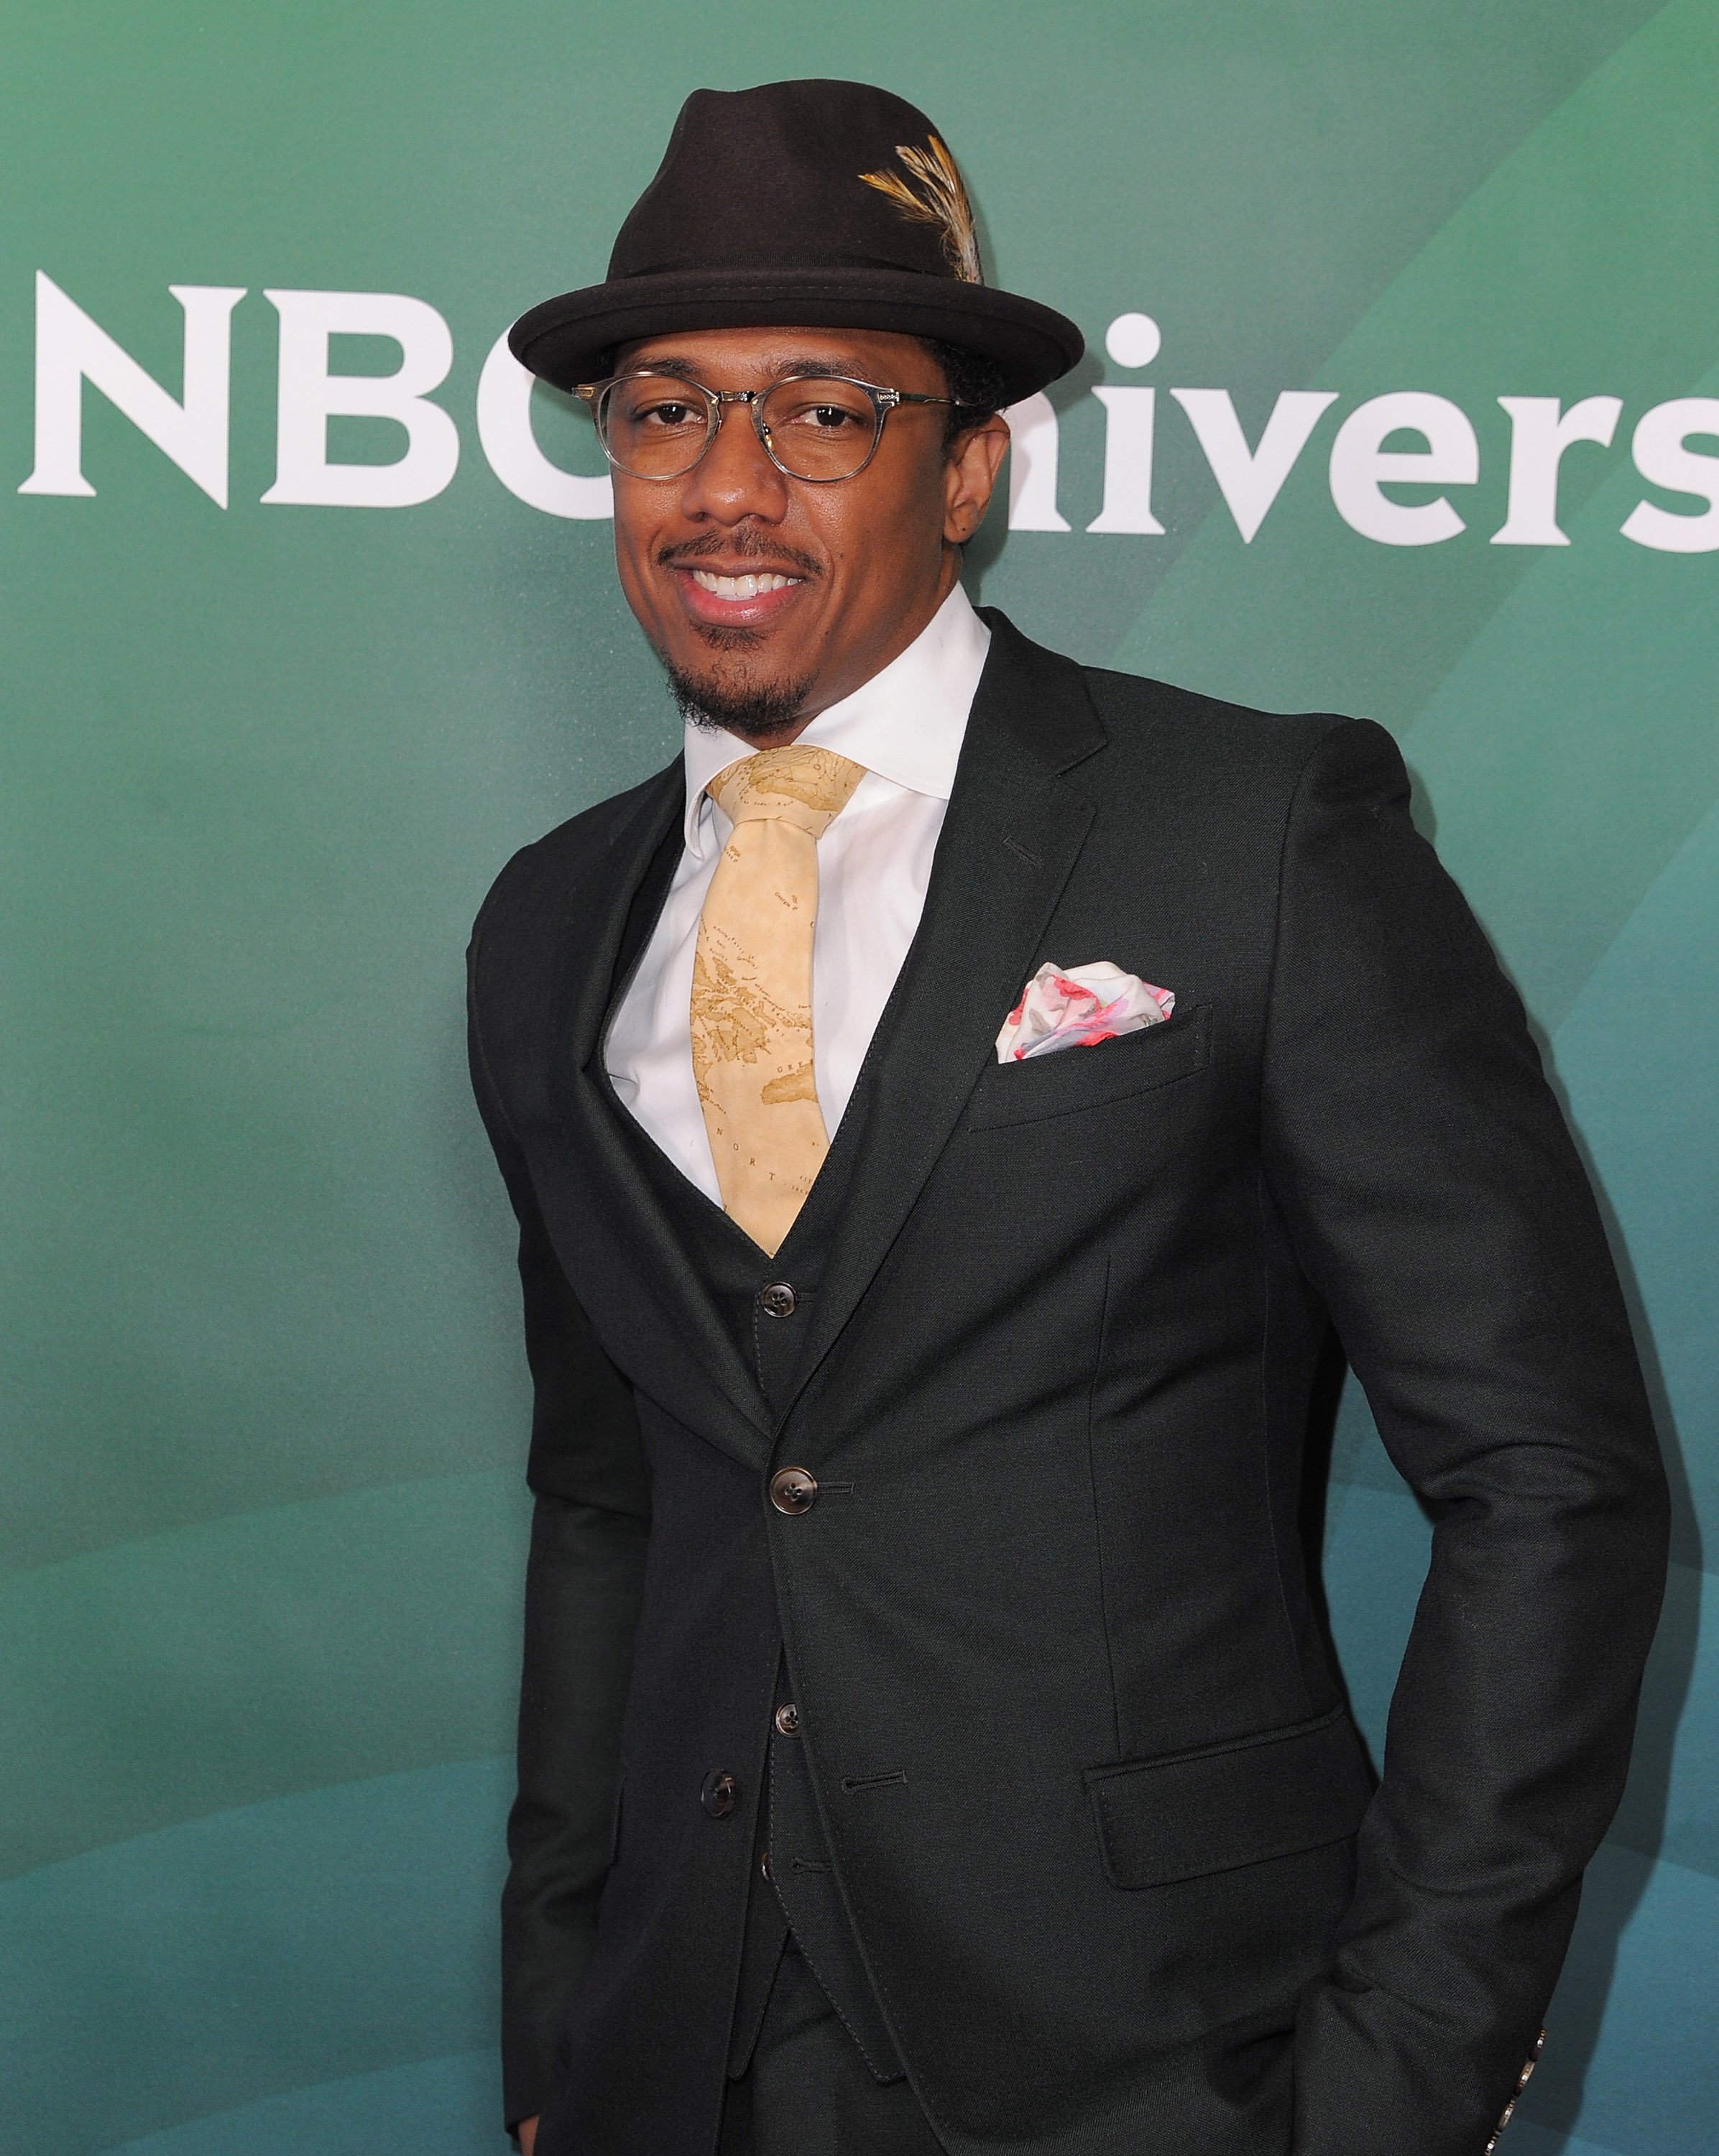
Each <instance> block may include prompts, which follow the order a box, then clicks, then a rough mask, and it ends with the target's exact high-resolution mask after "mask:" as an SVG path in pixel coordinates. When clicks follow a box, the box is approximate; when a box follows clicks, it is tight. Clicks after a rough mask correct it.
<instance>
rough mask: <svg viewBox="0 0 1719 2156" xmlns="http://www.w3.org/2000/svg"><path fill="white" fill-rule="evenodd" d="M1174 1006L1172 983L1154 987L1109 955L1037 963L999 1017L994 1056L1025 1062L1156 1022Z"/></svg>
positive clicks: (1085, 1045)
mask: <svg viewBox="0 0 1719 2156" xmlns="http://www.w3.org/2000/svg"><path fill="white" fill-rule="evenodd" d="M1175 1008H1176V992H1175V990H1174V989H1173V988H1154V987H1153V986H1152V983H1151V982H1150V981H1142V979H1141V978H1140V977H1139V975H1138V974H1137V973H1124V972H1123V971H1122V969H1121V967H1120V966H1113V965H1111V963H1110V962H1109V960H1108V959H1103V958H1101V959H1100V960H1099V961H1098V962H1097V963H1096V964H1095V965H1090V966H1041V967H1040V968H1039V970H1038V972H1037V973H1034V976H1033V978H1032V979H1031V980H1030V981H1029V982H1028V983H1027V985H1026V987H1025V988H1024V989H1023V990H1022V991H1021V999H1020V1001H1019V1003H1018V1004H1016V1005H1015V1007H1014V1009H1013V1010H1012V1011H1011V1012H1010V1013H1009V1014H1008V1018H1007V1019H1004V1021H1003V1030H1002V1032H1001V1033H999V1034H998V1036H997V1060H998V1062H999V1063H1024V1062H1025V1061H1026V1060H1027V1059H1028V1057H1029V1056H1033V1055H1050V1054H1052V1053H1053V1052H1054V1050H1057V1049H1059V1048H1090V1047H1091V1046H1092V1045H1094V1044H1095V1043H1096V1042H1098V1041H1101V1040H1111V1039H1114V1038H1115V1037H1116V1035H1117V1034H1122V1033H1138V1032H1139V1030H1140V1029H1141V1028H1142V1026H1146V1025H1157V1024H1161V1023H1162V1021H1163V1020H1164V1019H1167V1018H1168V1016H1169V1015H1170V1014H1171V1012H1172V1011H1173V1010H1174V1009H1175Z"/></svg>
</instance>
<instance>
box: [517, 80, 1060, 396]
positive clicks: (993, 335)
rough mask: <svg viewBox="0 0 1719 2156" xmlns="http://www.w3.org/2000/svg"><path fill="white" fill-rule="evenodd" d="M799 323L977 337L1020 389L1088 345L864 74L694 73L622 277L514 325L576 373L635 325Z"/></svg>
mask: <svg viewBox="0 0 1719 2156" xmlns="http://www.w3.org/2000/svg"><path fill="white" fill-rule="evenodd" d="M798 324H805V325H808V326H814V327H818V328H824V329H854V330H895V331H900V332H902V333H904V334H905V335H906V336H921V337H930V338H933V339H935V340H936V341H937V342H939V343H941V344H948V345H953V346H957V348H958V349H960V350H962V351H964V352H976V353H978V355H980V356H981V357H983V358H985V359H988V360H990V361H991V362H993V364H994V365H995V366H996V367H997V368H998V371H999V372H1000V373H1001V375H1002V377H1003V402H1004V403H1009V404H1013V403H1018V402H1019V399H1020V398H1023V397H1027V396H1030V395H1031V394H1032V393H1033V391H1034V390H1035V389H1042V388H1044V385H1045V383H1046V382H1054V380H1055V379H1056V377H1058V376H1059V375H1060V374H1066V373H1067V372H1068V371H1069V369H1070V367H1072V366H1074V364H1075V362H1076V361H1077V360H1078V359H1079V358H1080V354H1081V352H1082V351H1083V350H1084V349H1085V347H1084V345H1083V342H1082V340H1081V336H1080V331H1079V330H1078V329H1076V328H1075V325H1074V324H1073V323H1072V322H1071V321H1069V320H1068V318H1067V317H1066V316H1064V315H1059V314H1057V313H1055V312H1054V311H1053V310H1052V309H1051V308H1049V307H1044V306H1040V305H1039V303H1038V301H1037V300H1024V299H1020V298H1019V297H1017V296H1016V295H1015V294H1013V293H1012V292H999V291H997V290H993V288H992V287H991V286H990V285H987V284H986V283H985V282H984V281H983V270H982V269H981V265H980V262H979V250H978V239H977V237H976V236H975V234H974V232H973V222H972V210H971V208H969V207H968V203H967V190H966V188H965V187H963V186H962V180H961V175H960V172H958V171H957V168H956V166H955V162H954V160H953V159H952V157H950V155H949V152H948V151H947V149H945V148H944V146H943V143H942V140H941V138H940V137H939V136H938V135H937V134H936V131H935V130H934V129H933V127H932V126H931V122H930V121H929V120H927V119H926V116H925V115H924V113H922V112H921V111H919V110H917V109H916V107H915V106H913V105H909V104H908V103H907V102H906V100H905V99H904V98H900V97H895V96H893V95H891V94H890V92H889V91H888V90H875V89H873V88H872V87H870V85H868V84H865V83H859V82H772V83H766V84H764V85H762V86H761V87H760V88H758V89H757V90H695V91H694V92H693V93H692V95H691V96H690V97H689V98H688V99H687V100H686V102H685V105H682V106H681V108H680V117H679V118H678V119H677V120H676V121H675V131H674V133H673V134H672V135H671V136H670V138H669V146H668V149H667V151H665V153H664V157H663V162H662V163H661V165H660V166H659V167H658V170H657V175H656V177H655V178H654V180H653V181H652V182H651V183H650V185H649V187H647V188H646V189H645V191H644V193H643V194H642V195H641V196H640V197H639V200H638V201H637V202H636V203H634V205H633V208H632V210H631V211H630V212H629V215H628V218H627V221H626V223H624V224H623V226H622V227H621V229H620V233H619V235H618V238H617V239H616V241H615V245H614V252H613V254H612V255H611V256H610V258H609V265H608V281H607V282H606V283H604V284H601V285H591V286H588V288H587V289H586V290H584V291H582V292H563V293H562V295H560V297H559V298H557V299H553V300H544V301H543V303H542V304H541V306H536V307H533V308H532V309H531V312H530V313H529V314H527V315H523V316H521V318H520V319H519V321H516V323H515V324H514V326H513V329H512V331H511V333H510V336H509V340H508V341H509V342H510V344H511V346H512V349H513V353H514V357H516V359H518V360H519V361H520V362H521V364H522V365H523V366H526V367H529V368H530V369H531V372H532V373H533V374H537V375H541V377H542V378H543V379H544V380H545V381H546V382H553V383H554V384H555V386H556V387H557V388H559V389H570V388H572V387H573V385H574V384H575V383H576V382H589V381H592V380H594V379H595V378H596V377H598V376H599V375H600V374H602V373H603V372H605V371H606V365H607V360H608V354H609V353H610V352H613V351H614V350H615V349H616V347H617V346H620V345H623V344H627V343H630V342H631V341H633V340H634V339H635V338H638V337H647V336H663V335H665V334H668V333H671V332H673V331H678V330H701V329H749V328H755V327H756V328H770V327H773V326H782V327H784V328H785V327H788V326H790V325H798Z"/></svg>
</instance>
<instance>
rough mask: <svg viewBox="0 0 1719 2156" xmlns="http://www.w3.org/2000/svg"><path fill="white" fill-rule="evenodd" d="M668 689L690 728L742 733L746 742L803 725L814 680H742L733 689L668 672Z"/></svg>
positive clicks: (707, 731)
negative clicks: (767, 681) (802, 717)
mask: <svg viewBox="0 0 1719 2156" xmlns="http://www.w3.org/2000/svg"><path fill="white" fill-rule="evenodd" d="M669 687H670V691H671V692H672V694H673V696H674V698H675V703H676V704H677V705H679V706H680V716H681V717H682V718H683V719H685V721H686V722H687V723H688V725H689V726H699V727H701V728H702V729H703V730H704V731H706V733H717V732H721V733H730V734H739V735H740V736H741V737H742V738H743V739H746V740H750V741H757V740H759V739H767V738H768V737H770V736H771V735H772V734H784V733H788V732H789V731H792V730H793V728H795V727H797V726H798V725H799V724H800V722H801V715H802V714H803V711H804V710H805V707H806V701H807V699H808V696H810V695H811V693H812V678H811V677H810V676H809V675H808V677H807V678H806V680H803V681H777V682H770V683H764V682H748V681H741V682H738V683H736V685H735V686H734V687H732V688H731V689H725V688H724V687H722V686H721V684H720V683H718V682H715V681H707V680H699V679H697V678H696V677H695V675H690V674H682V673H679V672H677V671H676V670H675V669H674V668H672V667H671V668H670V670H669Z"/></svg>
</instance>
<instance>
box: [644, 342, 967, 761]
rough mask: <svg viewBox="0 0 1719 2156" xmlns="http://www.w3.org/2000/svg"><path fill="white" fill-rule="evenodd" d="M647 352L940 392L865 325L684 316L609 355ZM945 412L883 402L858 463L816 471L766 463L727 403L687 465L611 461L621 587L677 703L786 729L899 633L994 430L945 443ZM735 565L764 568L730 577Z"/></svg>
mask: <svg viewBox="0 0 1719 2156" xmlns="http://www.w3.org/2000/svg"><path fill="white" fill-rule="evenodd" d="M646 367H658V368H662V369H664V370H665V371H666V372H674V373H682V374H685V375H689V376H690V377H693V378H694V379H695V380H696V381H699V382H703V383H704V384H705V385H706V388H711V389H761V388H764V387H765V386H766V384H767V383H769V382H773V381H776V380H777V379H778V378H779V377H782V376H783V375H786V374H795V373H809V372H817V373H824V374H840V375H850V376H854V377H857V378H858V379H859V380H860V381H863V382H876V383H879V384H881V385H885V386H887V387H889V388H895V389H909V390H919V391H923V392H924V393H926V394H927V395H931V396H936V397H941V396H942V395H944V394H945V393H946V385H945V383H944V381H943V377H942V370H941V369H940V368H939V367H938V366H937V363H936V361H935V360H934V359H933V358H932V357H931V353H930V352H928V351H927V350H926V347H925V346H924V345H923V344H921V342H920V341H919V340H918V339H917V338H916V337H911V336H897V335H895V334H893V333H890V332H885V331H875V332H873V331H859V330H852V331H847V330H844V331H834V330H813V329H805V330H794V329H788V330H776V329H769V330H695V331H687V332H686V333H685V335H680V336H661V337H652V338H649V339H648V340H647V341H644V342H642V343H639V344H634V345H632V346H629V347H627V348H626V349H625V350H624V351H623V352H622V353H621V354H620V356H619V358H618V362H617V371H618V372H634V371H635V370H642V369H644V368H646ZM947 417H948V408H947V406H944V405H941V404H908V405H903V406H901V407H900V408H897V409H896V410H895V411H893V412H892V413H890V416H889V418H888V420H887V422H886V423H885V427H884V430H883V437H882V439H881V440H880V442H879V444H878V446H877V453H876V454H875V456H874V457H873V458H872V459H871V462H870V464H869V465H867V466H866V468H865V470H864V471H862V472H860V473H859V474H858V475H857V476H855V477H854V478H852V479H847V480H836V481H834V482H833V483H827V484H824V485H819V484H817V483H815V482H811V481H808V480H796V479H790V478H788V476H787V475H785V474H784V473H783V472H780V471H778V470H777V468H776V466H775V465H773V464H772V463H771V461H770V459H769V458H768V457H767V456H766V455H765V454H764V450H763V447H762V444H761V443H760V442H759V440H758V438H757V434H756V433H755V432H754V430H753V427H752V417H751V413H750V411H749V409H748V408H747V407H746V406H744V405H736V404H731V405H726V406H725V407H724V408H723V413H722V424H721V428H720V429H718V432H717V434H716V439H715V441H713V442H712V443H711V446H710V448H709V449H707V450H706V453H705V454H704V457H703V458H702V459H701V460H700V462H699V463H698V464H697V465H695V466H694V467H693V469H692V470H690V472H685V473H683V474H682V475H680V477H679V478H678V479H671V480H641V479H634V478H632V477H630V476H629V475H628V474H626V473H624V472H621V471H617V472H616V473H615V475H614V490H615V558H616V561H617V563H618V567H619V569H620V575H621V585H622V588H623V590H624V591H625V593H626V595H627V603H628V604H629V606H630V607H631V608H632V609H633V611H634V614H636V615H637V617H638V619H639V626H640V627H641V628H642V629H644V634H645V635H646V636H647V637H648V638H649V639H650V642H651V644H652V645H653V646H654V649H655V650H656V652H657V654H658V655H659V658H660V659H661V660H663V663H664V664H665V666H667V668H668V669H669V671H670V676H671V678H672V680H674V683H675V690H676V693H677V695H679V696H680V697H681V699H682V701H684V702H687V701H690V703H692V704H694V705H695V706H699V707H700V708H701V709H702V710H703V711H706V712H707V713H708V714H709V715H710V716H712V717H713V718H715V719H716V720H717V721H719V722H721V724H723V725H726V726H729V727H730V728H731V731H736V732H738V733H741V734H742V735H744V736H747V737H748V738H756V739H758V740H761V741H774V742H783V741H788V740H792V739H793V736H794V735H795V734H796V733H798V731H800V729H801V728H802V727H803V726H804V725H805V724H806V723H807V722H808V721H809V720H811V719H812V718H813V717H815V716H816V715H817V714H818V712H819V711H823V710H824V709H825V708H826V707H827V706H829V705H831V704H834V703H836V702H839V701H840V700H841V698H843V697H844V696H849V695H851V693H852V692H853V691H854V690H855V689H857V688H859V686H860V685H861V684H862V683H863V682H865V681H867V680H870V678H871V676H872V675H874V674H875V673H877V672H878V671H879V670H880V669H881V668H882V667H885V666H886V665H888V664H889V663H890V660H892V659H894V658H895V656H896V655H897V654H899V653H900V652H902V651H905V650H906V648H907V646H908V645H909V644H911V642H912V641H913V639H914V638H915V637H916V636H917V635H918V634H919V632H920V630H921V629H923V628H924V626H925V625H926V623H927V622H928V621H929V620H930V619H931V616H932V615H933V614H934V613H936V610H937V608H938V607H940V606H941V605H942V603H943V600H944V599H945V598H947V596H948V594H949V592H950V591H951V589H952V588H953V586H954V583H955V580H956V577H957V574H958V573H959V569H960V555H959V551H958V550H959V547H960V545H961V543H962V542H963V541H965V540H967V539H968V538H970V537H971V536H972V533H973V532H974V531H976V530H977V529H978V524H979V520H980V518H981V517H982V516H983V515H984V511H985V504H986V502H987V501H988V499H989V497H990V493H991V487H992V485H993V481H994V480H995V478H996V475H997V469H998V465H999V464H1000V463H1001V461H1002V458H1003V450H1004V449H1005V448H1006V447H1007V446H1008V430H1007V429H1006V428H1005V427H1004V425H1003V422H1002V421H1001V420H995V421H993V422H992V423H990V425H989V426H988V427H986V428H983V429H976V430H974V431H973V432H972V434H967V435H965V436H963V437H962V439H960V440H959V441H957V443H956V444H954V445H953V449H952V450H949V451H946V449H945V447H944V428H945V422H946V420H947ZM737 577H753V578H768V579H769V580H770V581H769V583H768V584H767V586H766V588H763V589H762V590H760V589H753V590H752V591H751V592H750V593H739V592H736V590H735V589H734V588H733V580H734V579H736V578H737ZM782 579H785V580H786V581H785V582H783V581H779V580H782Z"/></svg>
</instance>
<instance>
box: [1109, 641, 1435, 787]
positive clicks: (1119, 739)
mask: <svg viewBox="0 0 1719 2156" xmlns="http://www.w3.org/2000/svg"><path fill="white" fill-rule="evenodd" d="M1081 674H1082V676H1083V678H1084V680H1085V684H1086V690H1087V694H1088V695H1089V696H1090V697H1091V699H1092V701H1093V704H1094V706H1095V707H1096V710H1097V711H1098V714H1099V716H1100V717H1101V719H1102V721H1104V725H1105V727H1106V731H1107V732H1108V733H1109V734H1110V736H1111V742H1112V744H1113V746H1115V747H1117V748H1120V749H1121V750H1122V751H1123V752H1124V753H1125V754H1126V753H1127V752H1129V751H1130V750H1134V751H1136V752H1143V753H1147V754H1150V755H1153V756H1163V755H1165V754H1167V753H1168V754H1171V755H1173V756H1174V757H1177V759H1178V762H1188V763H1191V764H1193V765H1195V766H1197V767H1204V768H1205V769H1206V770H1208V771H1209V772H1211V773H1214V774H1215V773H1219V772H1220V771H1222V772H1228V773H1232V774H1234V775H1235V776H1238V777H1239V776H1242V775H1244V774H1245V775H1248V776H1251V777H1252V778H1255V779H1256V780H1258V781H1260V782H1263V783H1265V784H1267V785H1270V784H1271V783H1272V782H1273V781H1274V780H1275V781H1276V782H1277V783H1279V784H1285V783H1286V784H1287V785H1289V786H1290V787H1291V788H1293V787H1294V785H1295V783H1296V781H1297V780H1298V779H1299V778H1300V777H1301V774H1302V773H1303V772H1304V771H1305V770H1306V767H1307V766H1308V764H1309V763H1310V762H1311V761H1313V760H1315V759H1316V757H1318V756H1319V752H1321V749H1322V750H1324V751H1325V752H1326V755H1327V756H1329V755H1332V754H1335V755H1336V756H1337V757H1338V758H1339V759H1340V760H1343V759H1345V758H1347V757H1348V756H1349V755H1352V754H1356V753H1358V754H1360V755H1362V756H1363V757H1366V756H1374V757H1376V756H1378V755H1379V754H1380V753H1382V752H1383V753H1384V754H1386V755H1387V756H1389V757H1394V756H1395V754H1396V747H1395V743H1394V742H1393V741H1392V738H1391V737H1390V735H1389V734H1388V733H1387V732H1386V731H1385V729H1384V728H1383V726H1378V725H1376V724H1375V723H1374V722H1373V721H1372V720H1371V719H1351V718H1345V717H1343V716H1341V715H1340V714H1338V713H1337V712H1332V711H1289V712H1285V711H1254V710H1251V709H1250V708H1249V706H1246V705H1245V704H1232V703H1228V702H1226V701H1224V699H1223V698H1222V697H1219V696H1203V695H1202V694H1201V693H1200V692H1199V691H1198V690H1194V689H1184V688H1181V687H1178V685H1176V684H1175V683H1173V682H1170V681H1155V680H1151V679H1149V678H1148V677H1147V676H1146V675H1139V674H1119V673H1116V672H1115V671H1113V670H1111V669H1110V668H1108V667H1103V666H1086V667H1083V668H1082V669H1081Z"/></svg>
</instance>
